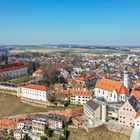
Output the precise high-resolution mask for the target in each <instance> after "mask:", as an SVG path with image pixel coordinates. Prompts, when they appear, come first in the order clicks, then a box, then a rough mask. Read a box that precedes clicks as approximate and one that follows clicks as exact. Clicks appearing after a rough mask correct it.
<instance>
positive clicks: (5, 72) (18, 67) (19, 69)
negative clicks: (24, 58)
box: [0, 63, 27, 79]
mask: <svg viewBox="0 0 140 140" xmlns="http://www.w3.org/2000/svg"><path fill="white" fill-rule="evenodd" d="M26 74H27V67H26V66H25V65H24V64H17V63H15V64H8V65H0V77H1V78H8V79H13V78H18V77H22V76H25V75H26Z"/></svg>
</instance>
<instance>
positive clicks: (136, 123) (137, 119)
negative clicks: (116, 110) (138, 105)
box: [134, 111, 140, 128]
mask: <svg viewBox="0 0 140 140" xmlns="http://www.w3.org/2000/svg"><path fill="white" fill-rule="evenodd" d="M134 127H135V128H140V111H139V112H138V113H137V115H136V117H135V120H134Z"/></svg>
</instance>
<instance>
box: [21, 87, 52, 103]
mask: <svg viewBox="0 0 140 140" xmlns="http://www.w3.org/2000/svg"><path fill="white" fill-rule="evenodd" d="M50 93H51V90H49V91H41V90H35V89H29V88H24V87H23V88H22V97H24V98H29V99H32V100H40V101H47V95H48V94H50Z"/></svg>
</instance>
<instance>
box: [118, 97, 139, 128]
mask: <svg viewBox="0 0 140 140" xmlns="http://www.w3.org/2000/svg"><path fill="white" fill-rule="evenodd" d="M139 110H140V106H139V102H138V100H137V99H136V97H135V96H134V95H133V96H131V97H130V98H129V99H128V100H127V101H126V102H125V103H124V104H123V105H122V106H121V107H120V109H119V112H118V114H119V124H122V125H125V126H134V120H135V117H136V115H137V113H138V112H139Z"/></svg>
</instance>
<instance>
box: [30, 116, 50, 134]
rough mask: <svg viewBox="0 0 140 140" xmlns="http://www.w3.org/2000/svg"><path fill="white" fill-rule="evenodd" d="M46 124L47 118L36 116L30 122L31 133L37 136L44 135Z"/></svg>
mask: <svg viewBox="0 0 140 140" xmlns="http://www.w3.org/2000/svg"><path fill="white" fill-rule="evenodd" d="M46 124H47V116H46V115H42V114H37V115H36V116H35V119H33V120H32V133H33V134H37V135H42V134H44V127H45V125H46Z"/></svg>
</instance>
